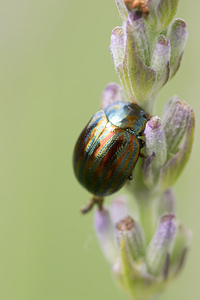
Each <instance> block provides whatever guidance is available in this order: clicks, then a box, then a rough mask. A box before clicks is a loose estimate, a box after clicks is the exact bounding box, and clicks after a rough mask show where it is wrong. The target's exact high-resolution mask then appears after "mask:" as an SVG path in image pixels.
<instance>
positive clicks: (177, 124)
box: [162, 97, 191, 155]
mask: <svg viewBox="0 0 200 300" xmlns="http://www.w3.org/2000/svg"><path fill="white" fill-rule="evenodd" d="M190 114H191V108H190V107H189V105H188V104H187V103H186V102H184V101H182V100H180V99H179V98H178V97H173V98H172V99H170V100H169V101H168V103H167V105H166V107H165V110H164V114H163V118H162V120H163V127H164V130H165V136H166V141H167V149H168V153H170V154H171V155H172V154H175V153H176V152H177V151H178V147H179V144H180V142H181V140H182V138H183V136H184V134H185V132H186V130H187V127H188V121H189V117H190Z"/></svg>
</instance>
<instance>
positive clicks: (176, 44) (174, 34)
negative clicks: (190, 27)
mask: <svg viewBox="0 0 200 300" xmlns="http://www.w3.org/2000/svg"><path fill="white" fill-rule="evenodd" d="M187 37H188V33H187V28H186V24H185V22H184V21H183V20H181V19H175V20H173V21H172V23H171V24H170V26H169V28H168V30H167V38H168V39H169V40H170V44H171V58H170V78H172V77H173V76H174V75H175V74H176V72H177V70H178V69H179V66H180V63H181V59H182V56H183V52H184V49H185V45H186V42H187Z"/></svg>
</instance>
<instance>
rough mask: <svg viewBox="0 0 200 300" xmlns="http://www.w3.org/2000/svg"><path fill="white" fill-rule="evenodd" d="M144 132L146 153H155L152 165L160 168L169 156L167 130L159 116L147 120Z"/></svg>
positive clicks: (156, 168) (155, 168)
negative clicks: (164, 128)
mask: <svg viewBox="0 0 200 300" xmlns="http://www.w3.org/2000/svg"><path fill="white" fill-rule="evenodd" d="M144 134H145V146H146V147H145V150H146V155H147V156H151V155H152V153H155V158H154V160H153V163H152V167H153V169H154V170H159V169H160V167H162V166H163V165H164V163H165V161H166V157H167V148H166V139H165V132H164V130H163V127H162V124H161V120H160V118H159V117H153V118H151V119H150V120H149V121H148V122H147V124H146V128H145V131H144Z"/></svg>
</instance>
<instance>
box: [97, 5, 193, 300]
mask: <svg viewBox="0 0 200 300" xmlns="http://www.w3.org/2000/svg"><path fill="white" fill-rule="evenodd" d="M178 2H179V1H178V0H148V1H147V2H146V1H144V0H116V4H117V7H118V10H119V13H120V16H121V18H122V21H123V24H122V26H121V27H119V26H118V27H116V28H114V29H113V31H112V34H111V44H110V52H111V55H112V59H113V62H114V66H115V70H116V72H117V74H118V76H119V80H120V82H121V85H119V84H116V83H110V84H109V85H108V86H107V87H106V88H105V90H104V92H103V94H102V102H101V107H102V108H103V109H104V108H105V107H107V106H108V105H109V104H111V103H114V102H116V101H126V102H127V101H134V102H136V103H137V104H138V105H139V106H141V107H142V108H143V109H144V110H145V111H146V112H147V114H149V118H148V122H147V124H146V128H145V130H144V138H145V146H144V158H143V159H139V160H138V162H137V165H136V167H135V169H134V174H133V180H132V181H131V182H128V184H127V186H128V188H129V191H130V192H131V193H132V195H134V197H135V200H136V203H137V205H138V209H137V211H133V210H132V209H130V207H129V203H128V200H127V198H126V197H124V196H119V197H116V198H115V199H114V200H113V202H112V203H111V205H110V206H108V207H100V209H99V210H96V211H95V216H94V224H95V231H96V235H97V238H98V241H99V244H100V247H101V248H102V252H103V253H104V255H105V257H106V259H107V261H108V262H109V264H110V267H111V270H112V273H113V274H114V278H115V279H116V281H117V282H118V283H119V285H120V286H121V288H122V289H123V290H124V291H125V292H126V293H128V294H129V295H130V296H131V297H132V299H135V300H147V299H152V297H155V296H157V295H159V294H160V292H161V291H163V290H164V289H165V288H166V287H167V286H168V283H169V282H171V281H172V279H174V278H175V277H176V276H177V275H178V274H179V272H180V270H182V267H183V265H184V263H185V260H186V256H187V253H188V249H189V246H190V239H191V232H190V231H189V230H187V229H185V227H184V226H183V225H182V224H181V223H180V221H179V220H178V218H177V212H176V198H175V195H174V192H173V190H172V186H173V185H174V183H175V181H176V180H177V178H178V177H179V176H180V174H181V172H182V171H183V169H184V167H185V165H186V163H187V161H188V159H189V157H190V154H191V151H192V144H193V138H194V127H195V116H194V112H193V110H192V108H191V107H190V106H189V105H188V104H187V103H186V102H185V101H183V100H181V99H179V97H177V96H174V97H172V98H171V99H170V100H169V101H168V102H167V105H166V107H165V109H164V112H163V116H162V117H159V116H155V113H154V112H155V104H156V97H157V95H158V93H159V91H160V90H161V88H162V87H163V86H164V85H165V84H166V83H167V82H168V80H169V79H171V78H172V77H173V76H174V75H175V74H176V72H177V70H178V68H179V67H180V63H181V60H182V56H183V52H184V48H185V44H186V40H187V29H186V24H185V22H184V21H183V20H181V19H174V20H173V18H174V16H175V14H176V10H177V6H178Z"/></svg>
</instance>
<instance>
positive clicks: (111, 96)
mask: <svg viewBox="0 0 200 300" xmlns="http://www.w3.org/2000/svg"><path fill="white" fill-rule="evenodd" d="M117 101H128V99H127V96H126V94H125V92H124V90H123V89H122V87H121V86H120V85H119V84H117V83H109V84H108V85H107V86H106V88H105V90H104V91H103V93H102V99H101V108H102V109H104V108H106V107H107V106H108V105H110V104H112V103H114V102H117Z"/></svg>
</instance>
